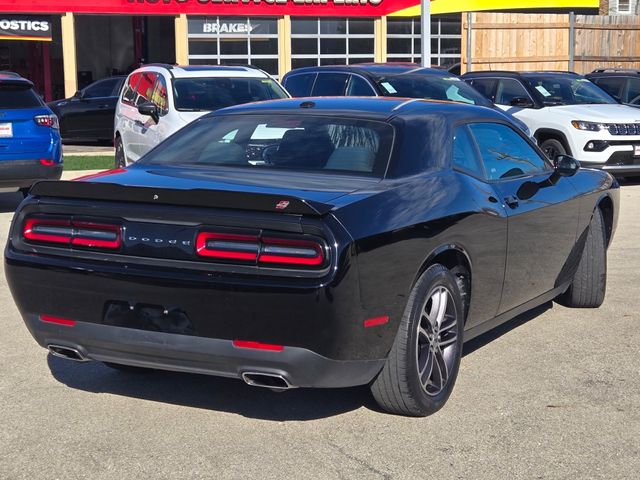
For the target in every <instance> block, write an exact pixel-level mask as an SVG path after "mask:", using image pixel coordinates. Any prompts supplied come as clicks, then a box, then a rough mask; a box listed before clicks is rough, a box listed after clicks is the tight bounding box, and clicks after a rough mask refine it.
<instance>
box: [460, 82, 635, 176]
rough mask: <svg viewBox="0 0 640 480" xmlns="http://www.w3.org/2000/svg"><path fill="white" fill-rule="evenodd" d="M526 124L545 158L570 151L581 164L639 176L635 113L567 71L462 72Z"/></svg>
mask: <svg viewBox="0 0 640 480" xmlns="http://www.w3.org/2000/svg"><path fill="white" fill-rule="evenodd" d="M462 78H463V79H464V81H466V82H468V83H469V84H470V85H472V86H473V87H475V88H476V90H478V91H479V92H481V93H482V94H483V95H485V96H486V97H487V98H488V99H489V100H491V101H492V102H494V103H495V104H496V105H498V106H499V107H500V108H502V109H504V110H505V111H506V112H508V113H510V114H511V115H513V116H514V117H516V118H519V119H520V120H522V121H523V122H524V123H526V124H527V125H528V126H529V129H530V130H531V132H532V133H533V136H534V137H535V138H536V139H537V141H538V144H539V145H540V147H541V148H542V150H544V152H545V153H546V154H547V155H548V156H549V158H554V157H555V156H556V155H565V154H569V155H573V156H574V157H575V158H577V159H578V160H579V161H580V163H581V164H582V165H583V166H585V167H592V168H601V169H603V170H606V171H608V172H610V173H612V174H615V175H619V176H633V175H640V112H638V110H637V109H634V108H631V107H628V106H626V105H620V104H618V102H616V100H615V99H613V98H612V97H611V96H610V95H609V94H608V93H606V92H605V91H604V90H602V89H601V88H600V87H598V86H597V85H595V84H593V83H592V82H590V81H589V80H588V79H586V78H585V77H583V76H581V75H577V74H575V73H570V72H520V73H519V72H497V71H494V72H473V73H467V74H465V75H463V76H462Z"/></svg>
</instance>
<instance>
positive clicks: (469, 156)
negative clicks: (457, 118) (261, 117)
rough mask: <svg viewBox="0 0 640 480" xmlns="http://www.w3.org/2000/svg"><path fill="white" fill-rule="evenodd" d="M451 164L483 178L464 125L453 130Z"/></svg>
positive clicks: (469, 136) (467, 130)
mask: <svg viewBox="0 0 640 480" xmlns="http://www.w3.org/2000/svg"><path fill="white" fill-rule="evenodd" d="M453 165H454V167H456V168H458V169H460V170H463V171H465V172H467V173H469V174H471V175H473V176H475V177H480V178H484V172H483V170H482V165H480V160H479V159H478V155H477V153H476V149H475V145H474V144H473V139H472V138H471V134H470V133H469V129H468V128H467V126H466V125H463V126H460V127H457V128H456V129H455V131H454V132H453Z"/></svg>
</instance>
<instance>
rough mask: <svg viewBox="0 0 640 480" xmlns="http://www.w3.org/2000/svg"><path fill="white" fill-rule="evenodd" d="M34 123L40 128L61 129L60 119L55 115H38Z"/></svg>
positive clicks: (34, 118)
mask: <svg viewBox="0 0 640 480" xmlns="http://www.w3.org/2000/svg"><path fill="white" fill-rule="evenodd" d="M33 121H34V122H36V125H38V126H40V127H49V128H55V129H58V128H59V124H58V117H56V116H55V115H36V116H35V117H33Z"/></svg>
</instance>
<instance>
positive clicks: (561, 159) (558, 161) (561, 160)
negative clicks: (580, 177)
mask: <svg viewBox="0 0 640 480" xmlns="http://www.w3.org/2000/svg"><path fill="white" fill-rule="evenodd" d="M553 165H554V167H555V169H556V173H557V174H558V176H560V177H573V176H574V175H575V174H576V173H577V172H578V170H580V162H579V161H578V160H576V159H575V158H573V157H570V156H569V155H558V156H557V157H556V158H555V159H554V160H553Z"/></svg>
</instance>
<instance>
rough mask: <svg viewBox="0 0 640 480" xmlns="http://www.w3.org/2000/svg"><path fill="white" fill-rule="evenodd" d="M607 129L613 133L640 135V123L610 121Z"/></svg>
mask: <svg viewBox="0 0 640 480" xmlns="http://www.w3.org/2000/svg"><path fill="white" fill-rule="evenodd" d="M607 129H608V130H609V133H610V134H611V135H640V123H609V124H607Z"/></svg>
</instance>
